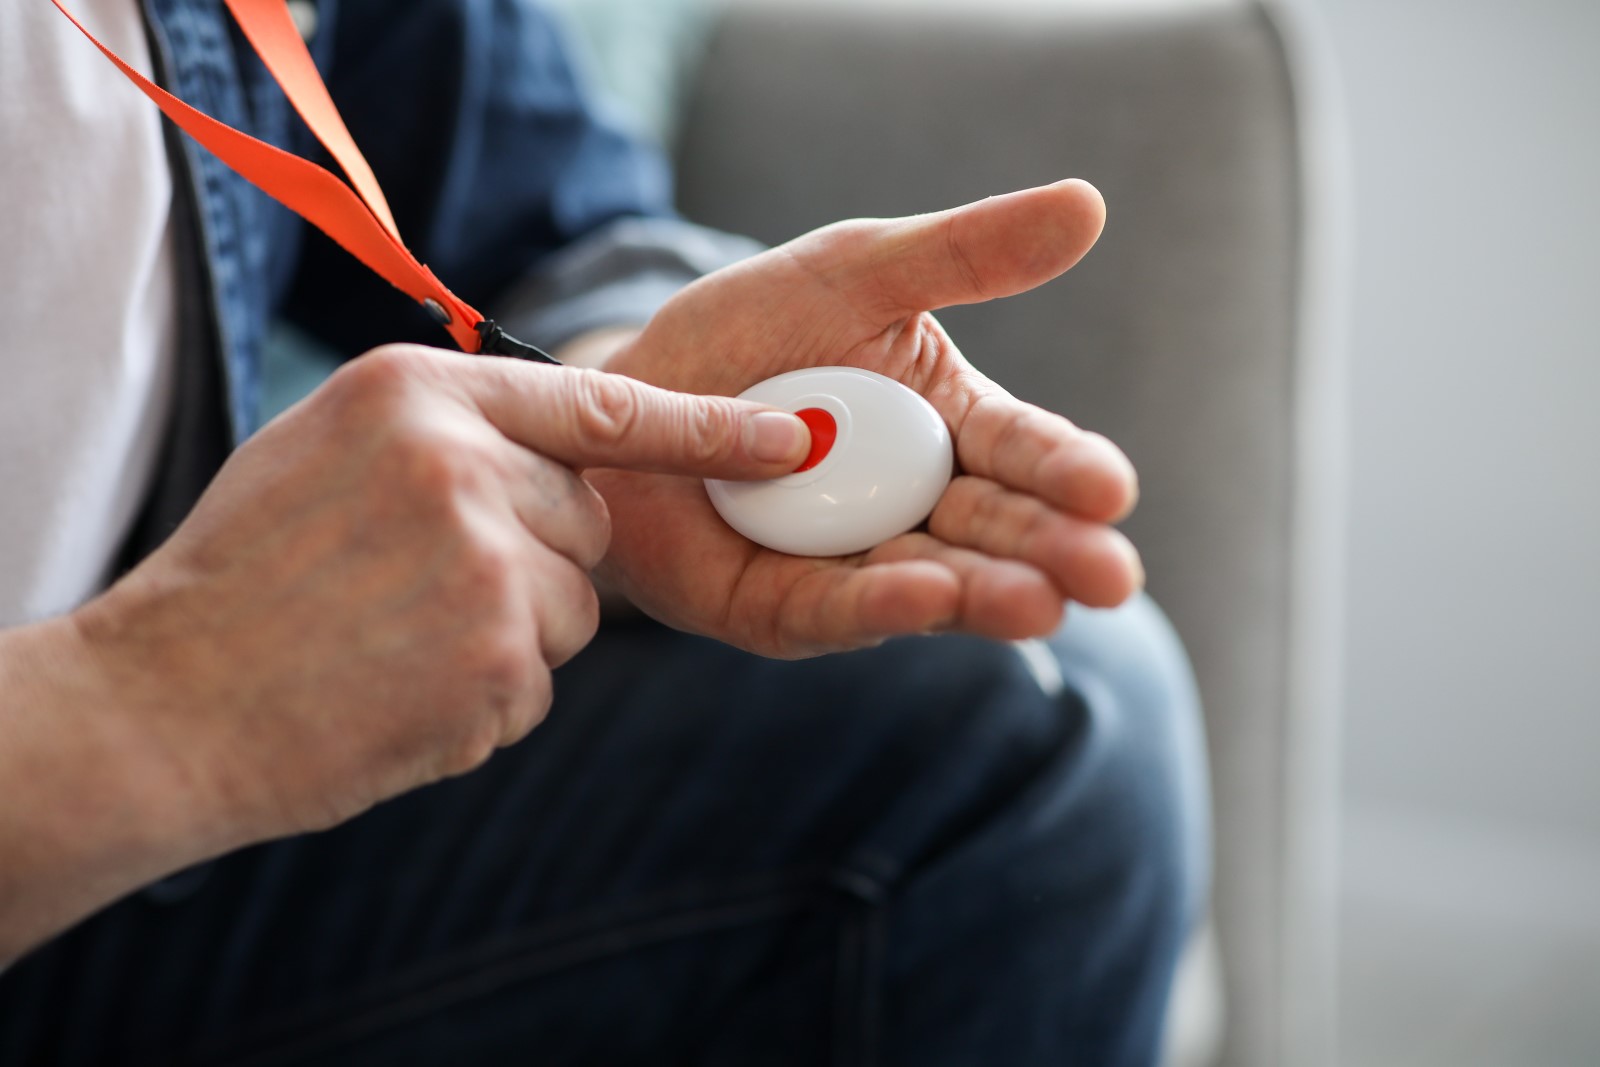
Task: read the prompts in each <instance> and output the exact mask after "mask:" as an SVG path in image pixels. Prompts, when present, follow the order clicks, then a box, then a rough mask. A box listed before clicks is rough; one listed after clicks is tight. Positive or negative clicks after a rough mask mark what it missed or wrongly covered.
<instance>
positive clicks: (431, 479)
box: [387, 427, 473, 500]
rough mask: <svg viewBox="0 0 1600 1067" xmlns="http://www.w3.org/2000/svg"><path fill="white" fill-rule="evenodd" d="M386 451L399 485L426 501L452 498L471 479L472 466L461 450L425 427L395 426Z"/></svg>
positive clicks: (393, 475) (393, 474)
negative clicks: (395, 430)
mask: <svg viewBox="0 0 1600 1067" xmlns="http://www.w3.org/2000/svg"><path fill="white" fill-rule="evenodd" d="M387 451H388V460H389V466H390V469H391V471H392V477H393V478H395V479H396V481H398V483H399V486H400V487H401V488H402V489H403V490H404V491H405V492H407V493H410V494H413V495H417V496H421V497H423V498H425V499H428V500H440V499H446V498H449V497H452V496H454V495H455V494H456V493H457V492H458V491H460V490H461V489H462V488H463V487H464V485H465V484H467V483H468V482H470V481H471V480H472V478H473V466H472V464H471V463H470V462H469V458H468V457H467V456H466V455H465V454H464V452H463V450H461V449H460V448H457V447H453V445H452V443H451V442H449V441H446V440H443V439H441V438H440V436H439V435H437V434H433V433H429V432H427V431H426V430H422V429H414V428H403V427H402V428H397V432H396V433H395V435H394V437H393V438H392V439H391V441H390V442H389V446H388V449H387Z"/></svg>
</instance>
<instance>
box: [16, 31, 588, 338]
mask: <svg viewBox="0 0 1600 1067" xmlns="http://www.w3.org/2000/svg"><path fill="white" fill-rule="evenodd" d="M0 2H4V0H0ZM50 2H51V3H53V4H55V6H56V9H57V10H58V11H60V12H61V13H62V14H63V15H65V16H66V17H67V18H68V19H70V20H71V21H72V24H73V25H74V26H76V27H78V29H79V30H81V31H82V32H83V35H84V36H85V37H87V38H89V40H90V41H93V42H94V45H95V47H96V48H98V49H100V51H101V52H103V53H105V56H106V58H107V59H109V60H111V62H113V63H115V64H116V65H117V67H118V68H119V69H120V70H121V71H122V73H124V74H126V75H127V76H128V77H129V78H130V79H131V80H132V81H133V83H134V84H135V85H137V86H138V87H139V89H140V90H141V91H143V92H144V94H145V95H146V96H148V97H149V98H150V99H151V100H153V101H155V104H156V106H157V107H159V108H160V109H161V110H162V112H163V113H165V114H166V116H167V117H168V118H169V119H171V120H172V121H173V122H175V123H177V124H178V125H179V126H180V127H181V128H182V129H183V130H184V131H185V132H186V133H188V134H189V136H191V137H193V138H194V139H195V140H196V141H199V142H200V143H201V144H202V145H204V146H205V147H206V148H208V149H210V150H211V152H212V154H214V155H215V156H216V157H217V158H218V159H220V160H222V161H223V162H224V163H226V164H227V165H228V166H230V167H232V168H233V169H234V170H236V171H238V172H239V174H240V175H241V176H243V177H244V178H245V179H246V180H248V181H249V182H250V183H251V184H253V185H255V186H256V187H258V188H259V189H261V191H262V192H264V193H266V194H267V195H268V196H270V197H272V198H273V199H274V200H277V201H278V202H279V203H281V204H283V205H284V206H285V207H287V208H288V209H289V210H290V211H293V212H294V213H295V214H297V215H299V216H300V217H301V218H303V219H305V220H306V221H307V222H309V223H311V225H313V226H315V227H316V228H317V229H319V230H321V231H322V232H323V233H325V234H327V235H328V236H329V237H331V238H332V239H333V240H334V241H336V242H338V244H339V245H340V246H341V247H343V248H344V249H345V251H347V252H349V253H350V254H351V255H353V256H355V257H356V258H357V259H359V260H360V261H361V262H362V263H364V264H366V265H367V267H369V268H370V269H372V270H373V271H375V272H376V273H377V274H379V275H380V276H382V277H383V278H384V280H386V281H387V282H388V283H389V284H390V285H393V286H394V287H395V288H396V289H399V290H400V291H401V292H403V293H405V294H406V295H407V296H409V297H410V298H411V299H413V300H415V301H417V302H418V303H419V304H421V305H422V306H423V308H424V309H426V310H427V312H428V314H429V315H431V316H432V317H433V319H434V320H435V321H436V322H438V323H439V324H440V325H441V326H443V327H444V328H445V329H446V330H448V331H450V336H451V337H452V338H454V339H455V342H456V344H457V345H459V346H460V347H461V348H462V349H463V350H464V351H467V352H482V353H485V354H489V353H493V354H497V355H506V356H517V357H520V358H523V359H536V360H540V361H542V362H547V363H554V362H556V361H555V360H554V359H552V358H551V357H550V356H549V355H548V354H547V353H545V352H542V351H540V350H539V349H537V348H535V347H533V346H532V345H527V344H523V343H522V342H521V341H518V340H516V339H515V338H512V337H511V336H510V335H508V334H507V333H506V332H505V331H504V330H502V329H501V328H500V327H499V326H497V325H495V323H494V322H492V321H491V320H488V319H485V318H484V317H483V316H482V315H480V314H479V313H478V312H477V311H476V310H475V309H474V308H473V307H472V305H471V304H468V303H467V302H466V301H465V300H462V299H461V298H460V297H459V296H456V294H454V293H452V292H451V291H450V290H449V289H448V288H446V286H445V284H444V283H443V282H441V281H440V280H439V279H438V278H436V277H434V275H433V272H432V271H430V270H429V269H428V268H427V267H425V266H423V265H422V264H421V263H419V262H418V261H417V257H416V256H413V255H412V254H411V251H410V249H408V248H406V246H405V242H404V241H402V240H401V239H400V231H399V229H398V228H397V227H396V226H395V223H394V216H393V215H392V214H390V212H389V204H388V202H387V201H386V200H385V199H384V197H383V190H382V189H381V188H379V187H378V179H377V178H376V177H374V176H373V173H372V168H371V167H370V166H369V165H368V164H367V160H366V157H365V156H363V155H362V154H361V150H360V149H359V148H357V147H356V143H355V141H354V140H353V139H352V138H351V136H350V131H349V130H348V129H347V128H346V127H345V124H344V119H342V118H341V117H340V116H339V109H338V108H337V107H335V106H334V103H333V98H332V97H330V96H329V95H328V87H327V85H326V84H324V83H323V80H322V76H321V75H320V74H318V73H317V68H316V65H315V64H314V63H313V62H312V59H311V52H310V51H309V50H308V49H307V48H306V44H305V41H303V40H302V39H301V37H300V32H299V30H298V29H297V28H296V27H295V24H294V18H293V16H291V15H290V14H289V7H288V4H287V3H285V0H225V2H226V4H227V6H228V10H229V11H230V12H231V13H232V14H233V17H234V20H235V21H236V22H238V23H239V27H240V29H242V30H243V31H244V35H245V38H246V40H248V41H249V42H250V46H251V47H252V48H254V49H255V51H256V54H257V55H259V56H260V57H261V61H262V62H263V63H265V64H266V67H267V70H268V71H269V72H270V73H271V75H272V76H273V78H275V79H276V80H277V82H278V84H279V85H280V86H281V87H282V88H283V91H284V94H285V95H286V96H288V98H289V102H290V103H292V104H293V105H294V109H295V110H296V111H298V112H299V113H300V117H301V118H302V119H304V120H305V123H306V125H307V126H309V127H310V128H311V132H312V133H314V134H316V137H317V140H319V141H321V142H322V144H323V146H324V147H326V148H327V149H328V151H329V152H330V153H332V155H333V158H334V159H335V160H337V161H338V163H339V165H340V167H342V168H343V169H344V172H345V174H346V175H347V176H348V177H349V179H350V184H348V185H347V184H345V183H344V182H343V181H340V180H339V178H338V177H336V176H335V175H334V174H332V173H331V172H329V171H328V170H327V169H325V168H323V167H320V166H318V165H317V164H315V163H312V162H310V161H309V160H305V159H301V158H300V157H299V156H296V155H294V154H292V153H289V152H285V151H283V150H282V149H281V148H275V147H274V146H272V145H270V144H267V143H266V142H265V141H262V140H259V139H257V138H255V137H251V136H250V135H249V134H246V133H242V132H240V131H239V130H236V129H234V128H233V127H232V126H229V125H227V124H226V123H223V122H218V121H217V120H216V119H214V118H212V117H211V116H209V115H207V114H205V113H204V112H201V111H197V110H195V109H194V108H192V107H190V106H189V105H188V104H186V103H184V102H183V101H182V100H179V99H178V98H177V97H176V96H173V95H172V94H171V93H169V92H167V91H166V90H165V89H163V88H161V87H160V86H158V85H156V84H155V83H154V82H152V81H150V79H148V78H146V77H144V76H143V75H142V74H140V73H139V72H138V71H136V70H134V69H133V68H132V67H130V66H129V65H128V64H127V63H126V62H124V61H123V59H122V57H121V56H118V55H117V54H116V53H115V52H113V51H111V49H109V48H107V47H106V46H105V45H103V44H101V43H100V42H99V41H98V40H97V39H96V38H95V36H94V34H92V33H90V32H89V31H88V30H87V29H86V28H85V27H84V25H83V23H81V22H79V21H78V20H77V19H76V18H75V17H73V14H72V12H70V11H68V10H67V9H66V6H65V4H64V2H63V0H50ZM352 186H353V187H354V188H352Z"/></svg>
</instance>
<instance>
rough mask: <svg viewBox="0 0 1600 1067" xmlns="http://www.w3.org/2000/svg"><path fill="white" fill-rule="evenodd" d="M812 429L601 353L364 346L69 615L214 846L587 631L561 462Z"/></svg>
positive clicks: (381, 786) (275, 816)
mask: <svg viewBox="0 0 1600 1067" xmlns="http://www.w3.org/2000/svg"><path fill="white" fill-rule="evenodd" d="M808 440H809V439H808V437H807V435H806V431H805V429H804V426H803V424H801V423H800V422H799V420H798V419H795V418H794V417H793V416H791V415H788V414H783V413H777V412H774V411H771V410H770V409H766V408H763V407H761V406H759V405H752V404H744V403H742V402H737V401H730V400H727V399H725V398H703V397H690V396H682V395H676V394H670V393H666V392H663V391H661V390H659V389H655V388H652V387H649V386H645V385H641V384H640V383H638V382H634V381H630V380H628V379H626V378H622V377H619V376H616V375H609V374H604V373H602V372H599V371H587V370H576V369H570V368H557V367H545V366H536V365H532V364H526V363H518V362H514V361H511V360H500V359H488V358H481V357H477V358H475V357H466V356H460V355H451V354H447V353H443V352H430V351H427V350H423V349H414V348H412V349H407V348H396V349H390V350H384V351H379V352H376V353H373V354H369V355H367V356H365V357H363V358H362V359H360V360H357V361H355V362H354V363H352V364H351V365H349V366H347V367H346V368H344V369H343V370H341V371H340V372H339V373H338V374H336V375H335V376H334V377H333V378H332V379H331V380H330V381H329V382H328V383H327V385H326V386H324V388H322V389H321V390H319V391H318V392H317V393H315V394H314V395H313V396H312V397H310V398H308V400H306V401H305V402H303V403H302V404H301V405H299V406H298V407H296V408H294V409H292V410H291V411H289V412H287V413H286V414H285V415H284V416H283V417H282V418H280V419H278V420H276V421H275V422H273V423H272V424H271V425H269V426H268V427H267V428H266V429H264V430H263V431H262V432H261V433H260V434H259V435H258V436H256V437H255V438H253V439H252V440H251V441H249V442H248V443H247V444H246V445H245V446H244V447H243V448H241V449H240V450H239V452H238V453H237V454H236V455H235V456H234V457H233V458H232V459H231V460H230V461H229V462H228V464H227V465H226V466H225V467H224V468H223V470H222V472H221V474H220V475H219V476H218V478H217V480H216V482H215V484H214V485H213V486H212V487H211V489H210V490H209V491H208V492H207V493H206V495H205V497H204V498H203V499H202V500H201V502H200V504H199V506H198V507H197V509H196V511H195V513H194V514H193V516H191V518H190V519H189V520H188V521H187V522H186V523H185V524H184V525H183V527H182V528H180V529H179V530H178V532H177V533H176V534H175V535H174V537H173V538H172V540H171V541H170V542H169V543H168V544H167V545H165V546H164V547H163V548H162V549H161V550H159V551H158V552H157V553H156V554H154V555H153V556H152V557H151V558H150V559H149V560H148V561H147V562H146V563H144V564H143V565H142V566H140V567H139V568H137V569H136V570H135V571H134V572H132V573H131V574H130V575H129V576H128V577H127V578H125V579H124V580H123V581H122V582H120V583H118V584H117V585H116V586H115V587H114V588H113V589H111V590H110V591H109V592H108V593H107V594H106V595H105V596H104V597H102V598H100V599H99V600H98V601H95V602H94V603H92V604H91V605H89V606H88V607H86V608H84V609H82V610H81V611H80V612H79V613H78V614H77V616H76V622H77V624H78V629H79V630H80V631H81V632H82V633H83V634H84V635H85V638H86V641H87V644H88V646H89V647H90V648H91V649H93V652H94V655H95V658H96V662H97V664H98V669H99V670H100V671H101V673H102V674H103V675H104V676H105V677H106V678H107V679H108V685H107V689H108V690H109V691H110V692H111V693H112V694H114V699H115V700H116V701H117V702H118V703H119V705H120V706H122V707H124V708H126V709H127V711H128V712H129V716H124V718H125V719H126V718H129V717H130V716H131V717H132V721H133V722H134V723H136V726H135V728H134V731H133V732H134V734H135V735H136V736H138V738H139V739H140V742H139V743H141V744H144V745H146V746H154V747H155V749H156V750H158V751H159V752H160V754H161V758H162V759H163V760H164V761H165V762H166V763H167V764H168V765H169V766H171V767H172V768H173V769H174V771H175V773H174V774H173V775H172V777H173V778H174V779H177V780H182V781H184V782H187V783H189V786H188V787H187V789H188V792H189V793H190V794H191V795H192V794H195V793H198V794H199V796H200V797H202V798H203V799H202V800H201V801H200V802H199V803H190V804H187V805H185V807H186V808H188V809H190V810H198V811H200V812H203V813H213V814H215V813H226V814H227V816H228V817H229V818H230V819H231V820H233V822H234V823H236V824H237V826H238V827H242V828H243V829H242V831H240V832H238V833H234V834H233V835H232V836H233V840H232V841H231V842H230V843H231V844H238V843H242V842H241V841H240V840H239V837H240V836H241V833H242V836H243V837H245V838H261V837H267V836H274V835H278V834H284V833H291V832H295V831H302V830H309V829H315V828H320V827H326V826H329V825H332V824H334V823H337V822H339V821H342V820H344V819H346V818H349V817H350V816H352V815H354V814H356V813H358V812H360V811H362V810H363V809H365V808H367V807H369V806H370V805H372V804H374V803H376V802H378V801H380V800H383V799H385V798H388V797H390V796H394V795H396V794H398V793H401V792H403V791H405V790H408V789H411V788H413V787H416V786H419V785H422V784H425V783H428V782H431V781H434V780H436V779H438V778H441V777H444V776H447V775H451V774H457V773H461V772H464V771H467V770H470V769H472V768H474V767H476V766H477V765H479V764H480V763H482V762H483V761H484V760H485V759H487V758H488V757H489V755H490V754H491V753H492V752H493V751H494V750H495V749H496V748H498V747H500V746H504V745H508V744H511V743H512V742H514V741H516V740H518V739H519V738H521V737H522V736H523V735H524V734H526V733H527V732H528V731H529V730H530V729H532V728H533V726H534V725H535V724H536V723H537V722H538V721H539V720H540V718H541V717H542V716H543V714H544V712H545V710H546V708H547V707H548V705H549V702H550V684H551V683H550V670H551V668H552V667H554V666H556V665H558V664H560V663H562V662H563V661H565V660H566V659H567V658H569V657H570V656H572V655H573V654H574V653H575V652H577V651H578V649H580V648H581V647H582V646H583V645H584V644H585V643H587V642H588V640H589V639H590V638H591V637H592V636H593V634H594V630H595V626H596V606H595V594H594V590H593V588H592V587H591V585H590V582H589V579H588V575H587V571H588V569H589V568H590V567H592V566H593V565H594V564H595V563H596V562H597V561H598V560H599V559H600V558H601V556H602V555H603V554H604V552H605V550H606V545H607V539H608V536H609V520H608V517H607V513H606V508H605V505H604V504H603V502H602V501H601V499H600V497H599V496H598V495H597V494H596V493H595V492H594V490H592V489H591V488H590V487H589V486H588V485H586V484H585V483H584V482H583V481H582V480H581V479H580V478H579V477H578V476H577V474H576V473H575V471H574V468H577V467H581V466H584V465H588V464H597V463H598V464H606V465H608V466H617V467H624V468H631V469H640V470H651V471H658V472H665V473H670V474H679V475H686V476H693V477H700V476H731V477H736V478H741V477H742V478H749V477H771V476H774V475H777V474H781V473H784V472H785V471H787V470H790V469H792V468H793V467H794V466H795V465H796V464H797V463H798V462H799V460H800V458H801V457H802V456H803V455H804V454H805V449H806V447H807V444H808ZM758 452H759V453H760V455H759V456H758V455H757V454H756V453H758ZM219 798H220V800H219Z"/></svg>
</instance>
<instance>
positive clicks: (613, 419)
mask: <svg viewBox="0 0 1600 1067" xmlns="http://www.w3.org/2000/svg"><path fill="white" fill-rule="evenodd" d="M576 388H577V391H578V403H577V404H576V405H574V407H575V410H576V411H577V431H578V436H579V438H580V440H581V441H582V442H583V443H584V444H585V445H588V446H590V447H595V448H601V449H609V448H613V447H615V446H617V445H620V444H622V443H623V442H624V441H626V440H628V438H630V437H631V436H632V435H633V434H634V432H635V431H636V430H637V428H638V424H639V420H640V416H641V406H642V405H641V404H640V399H639V394H638V391H637V390H636V389H635V388H634V386H633V383H632V382H630V381H628V380H627V379H626V378H622V377H620V376H618V375H615V374H605V373H603V372H601V371H590V370H585V371H582V372H580V375H579V377H578V379H577V386H576Z"/></svg>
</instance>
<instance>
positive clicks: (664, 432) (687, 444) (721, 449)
mask: <svg viewBox="0 0 1600 1067" xmlns="http://www.w3.org/2000/svg"><path fill="white" fill-rule="evenodd" d="M433 355H434V358H435V359H436V360H437V361H438V365H439V366H440V367H441V368H442V369H445V370H446V371H447V374H448V378H449V381H450V384H451V385H452V386H453V387H454V388H455V389H456V391H457V392H458V393H459V394H460V395H461V396H462V397H463V399H465V400H467V401H468V402H470V403H471V404H473V405H474V406H475V407H476V408H477V409H478V411H479V412H481V413H482V415H483V416H484V418H486V419H487V420H488V421H489V422H490V423H492V424H493V425H494V426H495V428H496V429H498V430H499V431H500V432H501V433H502V434H504V435H505V436H506V437H508V438H509V439H511V440H512V441H514V442H516V443H517V444H519V445H522V446H523V447H524V448H528V449H530V450H532V451H534V452H538V453H539V454H540V455H543V456H548V457H549V458H551V459H554V460H556V461H558V462H560V463H563V464H566V465H567V466H569V467H572V468H573V469H577V470H581V469H584V468H587V467H617V468H623V469H627V470H635V471H647V472H653V473H661V474H681V475H691V476H694V477H698V478H723V479H758V478H776V477H779V476H781V475H784V474H788V473H789V472H791V471H793V470H794V469H795V468H796V467H797V466H799V465H800V463H801V462H802V461H803V460H804V459H805V455H806V452H807V450H808V449H809V448H810V446H811V433H810V431H809V430H808V429H807V428H806V425H805V423H803V422H801V421H800V420H799V419H798V418H796V417H795V416H794V415H793V414H791V413H789V412H787V411H782V410H780V409H778V408H773V407H769V406H767V405H765V404H754V403H751V402H749V401H745V400H736V399H733V398H732V397H725V396H696V395H693V394H690V393H677V392H672V391H670V390H666V389H659V388H657V387H655V386H652V385H646V384H645V383H643V382H640V381H636V380H634V379H632V378H627V377H624V376H623V375H620V374H608V373H606V372H605V371H599V370H587V369H583V368H578V367H556V366H549V365H546V364H538V363H527V362H523V361H521V360H515V359H504V358H499V357H491V356H462V355H456V354H453V353H437V354H433Z"/></svg>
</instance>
